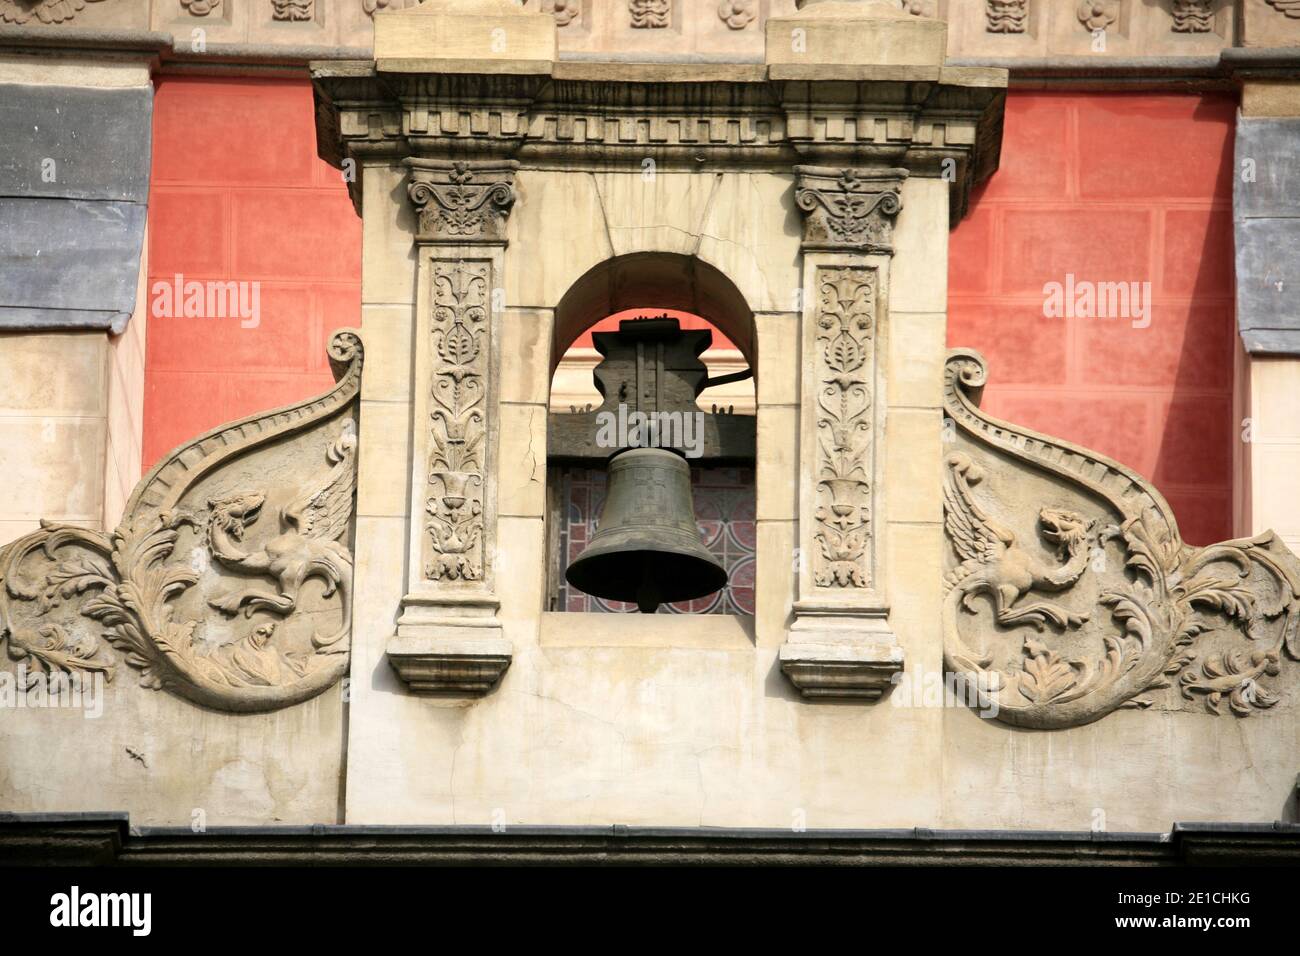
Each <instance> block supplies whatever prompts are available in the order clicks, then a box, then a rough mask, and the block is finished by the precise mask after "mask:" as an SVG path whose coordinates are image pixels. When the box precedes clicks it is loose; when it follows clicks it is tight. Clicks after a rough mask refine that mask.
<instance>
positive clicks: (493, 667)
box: [385, 628, 513, 697]
mask: <svg viewBox="0 0 1300 956" xmlns="http://www.w3.org/2000/svg"><path fill="white" fill-rule="evenodd" d="M495 630H496V631H497V633H499V632H500V629H499V628H497V629H495ZM512 651H513V649H512V648H511V646H510V642H509V641H507V640H505V639H504V638H471V639H465V638H459V637H436V636H430V635H425V634H415V635H403V634H400V633H399V634H398V635H397V636H396V637H394V638H392V639H391V640H390V641H389V642H388V647H387V649H386V652H385V653H386V654H387V655H388V663H389V664H391V665H392V666H393V670H395V671H396V672H397V676H398V677H400V678H401V679H402V681H403V682H404V683H405V684H406V685H407V687H408V688H409V689H410V691H411V693H412V694H441V695H448V696H458V697H482V696H483V695H484V694H486V693H487V692H488V691H490V690H492V688H493V687H495V686H496V685H497V682H498V681H500V680H501V675H503V674H504V673H505V672H506V670H507V669H508V668H509V667H510V661H511V659H512V656H513V655H512Z"/></svg>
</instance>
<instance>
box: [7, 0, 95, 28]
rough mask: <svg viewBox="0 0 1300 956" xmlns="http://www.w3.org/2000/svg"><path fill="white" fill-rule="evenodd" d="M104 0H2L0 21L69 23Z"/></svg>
mask: <svg viewBox="0 0 1300 956" xmlns="http://www.w3.org/2000/svg"><path fill="white" fill-rule="evenodd" d="M101 2H103V0H0V23H17V24H22V23H31V22H32V21H35V22H37V23H67V22H68V21H69V20H71V19H72V18H73V17H75V16H76V15H77V14H78V13H80V12H81V11H82V10H84V9H85V8H86V4H87V3H101Z"/></svg>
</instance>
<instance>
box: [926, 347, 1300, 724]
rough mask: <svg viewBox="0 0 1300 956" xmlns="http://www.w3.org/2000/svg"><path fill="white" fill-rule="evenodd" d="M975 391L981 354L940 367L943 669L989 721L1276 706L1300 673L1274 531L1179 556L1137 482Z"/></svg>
mask: <svg viewBox="0 0 1300 956" xmlns="http://www.w3.org/2000/svg"><path fill="white" fill-rule="evenodd" d="M986 379H987V371H986V367H985V364H984V361H983V359H982V358H981V357H980V356H979V355H978V353H975V352H971V351H969V350H956V351H954V352H952V353H950V354H949V357H948V361H947V365H946V368H945V384H944V406H945V411H946V412H947V414H948V416H949V417H950V419H951V421H952V423H953V426H954V434H955V438H954V441H953V442H952V443H950V444H948V445H947V446H946V448H947V450H946V453H945V459H944V526H945V531H946V536H947V539H948V542H949V545H950V548H951V551H950V558H949V567H948V570H947V573H946V575H945V579H944V585H945V589H946V595H945V599H944V604H943V628H944V661H945V666H946V667H947V668H948V670H949V671H951V672H953V673H955V674H958V675H960V676H962V677H963V678H964V682H965V683H966V686H968V687H970V688H973V689H975V691H976V695H977V696H978V698H979V702H980V706H981V707H984V708H987V711H986V712H987V714H988V715H989V716H992V717H995V718H996V719H998V720H1001V721H1003V722H1005V723H1008V724H1013V725H1016V726H1023V727H1031V728H1037V729H1047V730H1050V729H1058V728H1063V727H1074V726H1079V725H1081V724H1086V723H1089V722H1091V721H1094V720H1098V719H1100V718H1102V717H1104V716H1106V715H1107V714H1110V713H1112V712H1114V711H1115V710H1118V709H1120V708H1126V709H1148V708H1158V709H1165V710H1171V709H1193V710H1203V711H1208V712H1210V713H1215V714H1219V713H1225V712H1230V713H1232V714H1234V715H1236V716H1238V717H1245V716H1248V715H1250V714H1252V713H1257V712H1259V711H1263V710H1267V709H1268V708H1270V707H1273V706H1274V705H1275V704H1277V702H1278V701H1279V700H1280V699H1281V693H1280V689H1279V687H1278V686H1277V679H1278V678H1279V677H1280V675H1281V674H1282V673H1283V670H1284V666H1283V665H1284V662H1285V660H1286V659H1291V660H1296V659H1300V638H1298V637H1297V624H1298V622H1300V561H1298V560H1297V559H1296V557H1295V555H1293V554H1292V553H1291V552H1290V551H1289V550H1288V549H1287V548H1286V547H1285V546H1284V545H1283V544H1281V542H1280V541H1278V539H1277V538H1276V537H1275V536H1274V535H1273V534H1272V533H1271V532H1269V533H1265V534H1261V535H1257V536H1255V537H1252V538H1244V539H1240V540H1236V541H1228V542H1224V543H1220V544H1213V545H1209V546H1208V547H1204V548H1196V547H1192V546H1190V545H1187V544H1185V543H1184V542H1183V541H1182V538H1181V537H1180V536H1179V533H1178V527H1177V524H1176V523H1175V521H1174V517H1173V514H1172V512H1171V511H1170V509H1169V506H1168V504H1166V503H1165V501H1164V499H1163V498H1162V497H1161V496H1160V494H1159V493H1158V492H1157V491H1156V490H1155V489H1154V488H1152V487H1151V486H1150V484H1148V483H1147V482H1146V481H1145V480H1143V479H1142V478H1141V477H1140V476H1138V475H1137V474H1135V473H1134V472H1132V471H1130V470H1128V469H1127V468H1125V467H1123V466H1122V465H1119V464H1117V463H1115V462H1113V461H1110V460H1109V459H1107V458H1104V457H1103V456H1101V455H1097V454H1094V453H1092V452H1089V451H1087V450H1086V449H1083V448H1079V447H1077V446H1075V445H1071V444H1070V443H1068V442H1064V441H1061V440H1058V439H1053V438H1050V437H1048V436H1046V435H1041V434H1038V433H1036V432H1032V431H1029V430H1028V429H1024V428H1019V427H1017V426H1015V425H1012V424H1010V423H1008V422H1004V421H999V420H997V419H994V418H991V417H990V416H988V415H986V414H985V413H984V412H982V411H981V410H980V409H979V403H978V399H979V395H980V391H981V389H982V388H983V385H984V383H985V381H986ZM1292 684H1293V685H1294V681H1292Z"/></svg>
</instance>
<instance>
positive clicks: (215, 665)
mask: <svg viewBox="0 0 1300 956" xmlns="http://www.w3.org/2000/svg"><path fill="white" fill-rule="evenodd" d="M330 358H331V361H332V363H333V364H334V367H335V370H336V374H337V376H338V384H337V385H336V386H335V387H334V388H333V389H332V390H331V391H329V392H327V393H326V394H324V395H322V396H320V397H318V398H315V399H312V400H310V401H307V402H302V403H300V404H297V405H292V406H288V407H285V408H281V409H277V410H275V411H271V412H267V413H265V414H262V415H255V416H253V417H251V418H247V419H244V420H242V421H238V422H234V423H232V424H229V425H225V426H222V427H219V428H217V429H215V430H214V431H211V432H208V433H207V434H206V435H203V436H201V437H200V438H198V439H195V440H194V441H192V442H190V443H188V444H186V445H183V446H181V447H180V448H178V449H176V450H175V451H173V452H172V453H171V454H170V455H168V456H167V457H165V458H164V459H163V460H162V461H161V462H160V463H159V464H158V465H157V467H155V468H154V469H153V471H151V472H150V473H149V475H147V476H146V477H145V478H144V479H143V480H142V481H141V482H140V484H139V485H138V486H137V487H136V489H135V492H134V493H133V494H132V496H131V500H130V501H129V502H128V504H127V510H126V515H125V517H124V518H123V520H122V523H121V524H120V525H119V526H118V528H117V529H116V530H115V531H113V532H112V533H111V534H104V533H101V532H98V531H89V530H86V529H83V528H78V527H72V526H69V525H59V524H53V523H42V527H41V528H40V529H39V530H37V531H34V532H32V533H31V534H28V535H26V536H25V537H23V538H20V539H18V540H17V541H15V542H12V543H11V544H9V545H7V546H6V547H5V548H4V549H2V550H0V582H2V587H0V638H2V639H3V640H4V642H5V643H6V645H7V649H8V653H9V656H10V657H11V658H13V659H15V660H19V661H24V662H26V664H27V666H28V667H29V668H31V667H35V668H36V669H38V670H40V671H42V672H44V673H45V674H47V675H51V676H53V675H59V676H61V677H69V678H71V677H73V676H74V675H84V674H86V673H93V672H99V673H102V674H104V675H105V676H106V677H107V678H109V679H111V678H112V676H113V675H114V674H115V672H116V671H117V668H118V664H117V660H116V657H115V655H114V654H113V653H111V652H110V651H109V650H107V649H106V648H105V645H108V647H109V648H112V649H113V650H115V651H116V652H117V653H118V654H120V655H121V657H122V658H123V659H124V660H125V662H126V664H127V665H128V666H129V667H131V668H134V669H135V670H137V671H139V673H140V683H141V684H142V685H143V686H145V687H148V688H153V689H159V688H161V689H165V690H168V691H171V692H173V693H176V694H178V695H180V696H182V697H185V698H188V699H190V700H193V701H195V702H196V703H200V704H203V705H205V706H208V707H212V708H215V709H217V710H227V711H265V710H274V709H277V708H280V707H287V706H289V705H291V704H295V703H298V702H300V701H303V700H306V699H308V698H310V697H313V696H315V695H316V694H319V693H320V692H321V691H323V690H325V689H326V688H328V687H330V686H331V685H333V684H334V683H336V682H337V681H338V680H339V678H341V677H342V676H343V675H344V674H345V673H346V671H347V666H348V650H349V641H350V633H351V594H352V555H351V551H350V550H349V541H350V534H351V529H352V519H353V512H354V503H353V497H354V489H355V487H356V445H357V438H356V419H355V414H356V399H357V395H358V392H359V389H360V381H361V362H362V350H361V342H360V339H359V338H358V336H357V335H356V333H353V332H349V331H342V332H338V333H335V335H334V337H333V339H332V340H331V343H330ZM308 582H312V583H311V586H310V587H308V586H307V585H308Z"/></svg>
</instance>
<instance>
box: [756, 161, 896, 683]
mask: <svg viewBox="0 0 1300 956" xmlns="http://www.w3.org/2000/svg"><path fill="white" fill-rule="evenodd" d="M796 172H797V174H798V184H797V187H796V192H795V202H796V204H797V205H798V207H799V208H800V209H801V210H803V211H804V212H805V219H804V242H803V249H804V288H803V300H804V301H803V315H802V319H801V322H802V326H803V329H802V337H801V338H802V341H801V349H802V353H803V360H802V362H801V363H800V364H801V367H802V368H803V370H804V374H803V376H802V383H803V384H802V392H801V399H800V404H801V416H800V425H799V435H800V438H799V445H800V455H799V461H800V495H799V497H800V512H799V544H798V547H799V560H798V561H797V562H796V563H797V566H798V571H797V573H798V578H799V587H798V600H797V601H796V603H795V608H794V610H795V620H794V622H793V624H792V625H791V628H790V635H789V640H787V642H786V643H785V644H784V645H783V646H782V648H781V667H782V670H783V671H784V672H785V674H786V675H787V676H788V677H789V678H790V680H791V681H792V682H793V683H794V684H795V686H796V687H798V688H799V690H800V692H801V693H802V694H803V695H804V696H805V697H810V698H820V697H848V698H866V699H874V698H877V697H880V696H881V694H882V693H883V692H884V690H885V689H886V688H887V687H888V686H889V685H890V683H891V681H892V679H893V678H894V676H895V675H896V674H897V673H898V671H899V670H901V668H902V663H903V655H902V649H901V647H900V646H899V644H898V641H897V638H896V637H895V635H894V634H893V632H892V630H891V629H890V627H889V623H888V616H889V609H888V605H887V602H886V600H885V597H884V594H885V590H884V580H883V567H882V562H881V542H880V536H879V535H878V534H877V530H876V526H877V523H878V509H879V502H880V498H881V494H880V492H881V489H880V483H881V474H882V472H883V467H882V464H883V457H882V456H883V451H882V448H883V440H884V434H883V432H884V429H883V425H884V403H883V395H882V393H883V390H884V387H885V382H884V371H883V369H882V366H881V356H883V355H884V354H885V352H884V342H885V335H886V328H887V315H888V298H887V293H888V274H889V254H890V253H891V252H892V250H893V223H894V219H895V218H896V217H897V215H898V214H899V212H900V210H901V209H902V200H901V185H902V182H903V180H904V179H905V178H906V176H907V172H906V170H898V169H873V170H859V169H851V168H845V169H832V168H827V167H820V166H800V167H797V168H796Z"/></svg>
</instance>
